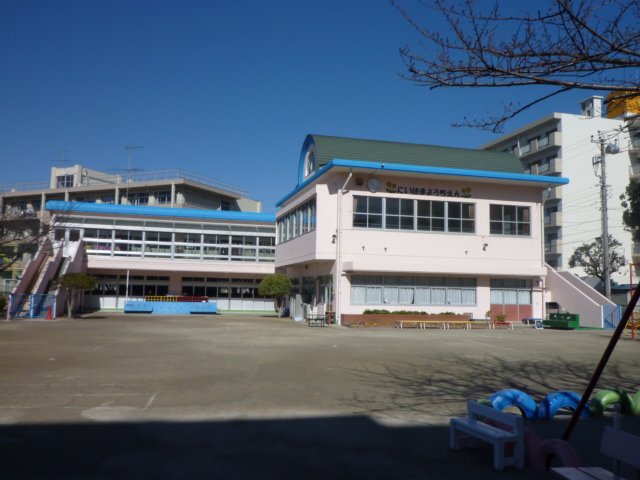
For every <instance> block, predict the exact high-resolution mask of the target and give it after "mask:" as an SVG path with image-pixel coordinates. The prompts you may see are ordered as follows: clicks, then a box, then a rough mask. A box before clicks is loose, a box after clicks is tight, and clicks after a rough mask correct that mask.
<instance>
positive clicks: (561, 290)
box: [545, 265, 620, 328]
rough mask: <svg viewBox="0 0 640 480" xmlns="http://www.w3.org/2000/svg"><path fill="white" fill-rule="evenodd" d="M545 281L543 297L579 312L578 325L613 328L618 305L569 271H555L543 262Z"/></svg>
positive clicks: (571, 311)
mask: <svg viewBox="0 0 640 480" xmlns="http://www.w3.org/2000/svg"><path fill="white" fill-rule="evenodd" d="M545 284H546V288H547V297H546V299H545V300H546V301H547V302H556V303H557V304H559V305H560V306H561V307H562V308H563V309H564V310H566V311H567V312H569V313H575V314H578V315H580V326H581V327H591V328H615V325H617V321H619V320H620V318H619V317H620V307H618V306H617V305H616V304H615V303H613V302H612V301H611V300H609V299H608V298H607V297H605V296H604V295H601V294H600V293H598V292H597V291H596V290H594V289H593V287H591V286H589V285H588V284H587V283H585V282H584V281H582V280H581V279H580V278H578V277H576V276H575V275H574V274H573V273H571V272H558V271H556V270H555V269H554V268H553V267H551V266H549V265H547V277H546V280H545Z"/></svg>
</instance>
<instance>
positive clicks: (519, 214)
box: [489, 205, 531, 237]
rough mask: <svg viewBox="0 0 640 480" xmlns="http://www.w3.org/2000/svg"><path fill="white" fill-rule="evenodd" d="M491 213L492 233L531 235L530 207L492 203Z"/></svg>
mask: <svg viewBox="0 0 640 480" xmlns="http://www.w3.org/2000/svg"><path fill="white" fill-rule="evenodd" d="M489 215H490V233H491V235H516V236H524V237H528V236H529V235H531V218H530V215H529V207H518V206H516V205H491V206H490V207H489Z"/></svg>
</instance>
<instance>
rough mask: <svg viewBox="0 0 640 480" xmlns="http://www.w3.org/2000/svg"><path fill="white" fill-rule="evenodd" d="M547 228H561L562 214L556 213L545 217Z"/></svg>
mask: <svg viewBox="0 0 640 480" xmlns="http://www.w3.org/2000/svg"><path fill="white" fill-rule="evenodd" d="M544 226H545V228H547V227H548V228H551V227H561V226H562V212H554V213H550V214H549V215H545V216H544Z"/></svg>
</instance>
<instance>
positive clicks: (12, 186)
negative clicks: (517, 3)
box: [0, 169, 248, 197]
mask: <svg viewBox="0 0 640 480" xmlns="http://www.w3.org/2000/svg"><path fill="white" fill-rule="evenodd" d="M180 179H182V180H189V181H192V182H196V183H200V184H202V185H207V186H209V187H214V188H219V189H221V190H226V191H227V192H233V193H237V194H238V195H241V196H243V197H246V196H248V191H247V190H246V189H244V188H241V187H237V186H235V185H231V184H228V183H224V182H219V181H217V180H213V179H211V178H207V177H203V176H202V175H198V174H195V173H191V172H187V171H185V170H180V169H171V170H153V171H148V172H145V171H142V172H130V173H129V174H123V175H109V174H106V173H105V174H104V175H92V176H90V177H82V178H81V182H82V183H81V184H80V185H76V186H74V187H69V188H68V190H72V189H74V188H80V187H90V186H98V185H113V186H115V185H126V184H127V183H143V182H157V181H167V180H180ZM36 190H54V189H52V188H51V185H50V183H49V182H48V181H45V180H43V181H37V182H25V183H9V184H5V185H0V193H10V192H29V191H36Z"/></svg>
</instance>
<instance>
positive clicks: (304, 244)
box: [275, 135, 569, 321]
mask: <svg viewBox="0 0 640 480" xmlns="http://www.w3.org/2000/svg"><path fill="white" fill-rule="evenodd" d="M567 183H569V180H568V179H566V178H562V177H549V176H537V175H528V174H524V172H523V168H522V164H521V162H520V160H519V159H518V158H517V157H516V156H514V155H512V154H509V153H504V152H490V151H480V150H469V149H461V148H451V147H439V146H429V145H415V144H404V143H394V142H384V141H372V140H359V139H350V138H338V137H327V136H320V135H309V136H307V138H306V140H305V142H304V145H303V147H302V152H301V155H300V161H299V166H298V185H297V186H296V188H295V189H294V190H293V191H292V192H290V193H289V194H288V195H286V196H285V197H284V198H283V199H282V200H281V201H280V202H279V204H278V206H279V207H280V208H281V209H280V211H279V212H278V213H277V214H276V217H277V246H276V264H275V266H276V269H277V270H281V271H284V272H285V273H287V274H288V275H289V276H290V277H291V278H292V279H293V281H294V285H295V286H296V292H297V293H296V295H294V296H293V297H292V298H291V303H290V308H291V312H292V315H294V316H295V315H301V316H303V315H305V314H307V313H308V312H316V313H320V314H322V313H324V312H326V311H334V312H335V313H336V316H337V318H338V320H340V318H341V315H343V314H357V313H362V312H363V311H364V310H365V309H369V310H371V309H386V310H390V311H394V310H412V311H425V312H427V313H440V312H443V311H448V312H455V313H460V314H468V315H469V316H470V317H472V318H477V319H481V318H485V315H486V313H487V312H488V311H491V312H493V314H494V315H495V314H504V315H506V317H507V320H509V321H520V320H521V319H523V318H534V317H537V318H542V317H544V315H545V313H546V312H545V303H546V302H549V301H550V298H548V297H549V296H550V295H551V294H550V292H546V285H545V282H546V278H547V275H548V274H549V268H548V267H547V266H546V264H545V263H544V257H543V255H544V252H543V238H542V224H543V223H542V222H543V216H542V215H543V214H542V204H543V194H544V193H545V192H546V191H547V190H548V189H549V188H551V187H555V186H559V185H565V184H567ZM545 295H546V296H547V298H545Z"/></svg>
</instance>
